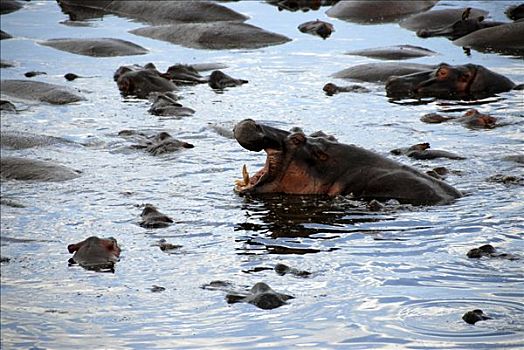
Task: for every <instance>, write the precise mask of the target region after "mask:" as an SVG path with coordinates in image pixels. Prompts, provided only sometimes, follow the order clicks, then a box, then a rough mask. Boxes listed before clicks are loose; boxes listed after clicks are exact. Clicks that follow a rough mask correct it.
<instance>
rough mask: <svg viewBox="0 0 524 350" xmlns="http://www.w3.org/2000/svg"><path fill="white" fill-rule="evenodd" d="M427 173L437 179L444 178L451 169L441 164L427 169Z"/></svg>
mask: <svg viewBox="0 0 524 350" xmlns="http://www.w3.org/2000/svg"><path fill="white" fill-rule="evenodd" d="M426 174H428V175H429V176H432V177H434V178H436V179H444V178H446V176H447V175H448V174H449V170H448V168H446V167H443V166H439V167H436V168H433V169H431V170H428V171H426Z"/></svg>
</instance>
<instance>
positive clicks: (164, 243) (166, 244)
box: [154, 238, 182, 252]
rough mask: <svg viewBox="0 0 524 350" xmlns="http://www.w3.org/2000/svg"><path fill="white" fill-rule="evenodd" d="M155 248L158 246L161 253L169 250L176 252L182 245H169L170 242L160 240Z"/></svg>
mask: <svg viewBox="0 0 524 350" xmlns="http://www.w3.org/2000/svg"><path fill="white" fill-rule="evenodd" d="M154 245H155V246H158V247H159V248H160V250H161V251H163V252H166V251H169V250H176V249H180V248H182V246H181V245H178V244H173V243H169V242H168V241H166V240H165V239H164V238H162V239H160V240H159V241H158V242H156V244H154Z"/></svg>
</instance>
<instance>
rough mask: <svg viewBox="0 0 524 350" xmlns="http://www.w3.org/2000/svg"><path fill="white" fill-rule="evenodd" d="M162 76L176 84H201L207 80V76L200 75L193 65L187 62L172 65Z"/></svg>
mask: <svg viewBox="0 0 524 350" xmlns="http://www.w3.org/2000/svg"><path fill="white" fill-rule="evenodd" d="M162 76H163V77H165V78H167V79H169V80H171V81H172V82H174V83H175V84H177V85H187V84H189V85H193V84H203V83H207V82H208V81H209V77H204V76H202V75H201V74H200V73H199V72H198V70H196V69H195V67H193V66H191V65H188V64H175V65H172V66H170V67H169V68H167V71H166V72H165V73H163V74H162Z"/></svg>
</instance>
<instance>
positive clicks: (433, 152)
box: [390, 142, 466, 159]
mask: <svg viewBox="0 0 524 350" xmlns="http://www.w3.org/2000/svg"><path fill="white" fill-rule="evenodd" d="M430 147H431V146H430V144H429V143H427V142H425V143H418V144H416V145H413V146H410V147H403V148H396V149H393V150H391V151H390V153H391V154H394V155H406V156H408V157H410V158H415V159H436V158H449V159H466V158H464V157H462V156H459V155H458V154H455V153H451V152H448V151H442V150H438V149H429V148H430Z"/></svg>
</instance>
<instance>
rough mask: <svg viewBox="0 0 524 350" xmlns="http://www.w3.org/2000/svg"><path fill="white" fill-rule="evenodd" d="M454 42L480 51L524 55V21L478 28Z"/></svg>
mask: <svg viewBox="0 0 524 350" xmlns="http://www.w3.org/2000/svg"><path fill="white" fill-rule="evenodd" d="M453 44H454V45H457V46H460V47H464V48H472V49H474V50H477V51H480V52H497V53H502V54H508V55H515V56H524V21H523V20H520V21H518V22H514V23H506V24H501V25H498V26H493V27H488V28H484V29H481V30H477V31H475V32H472V33H470V34H468V35H465V36H463V37H461V38H459V39H456V40H454V41H453Z"/></svg>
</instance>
